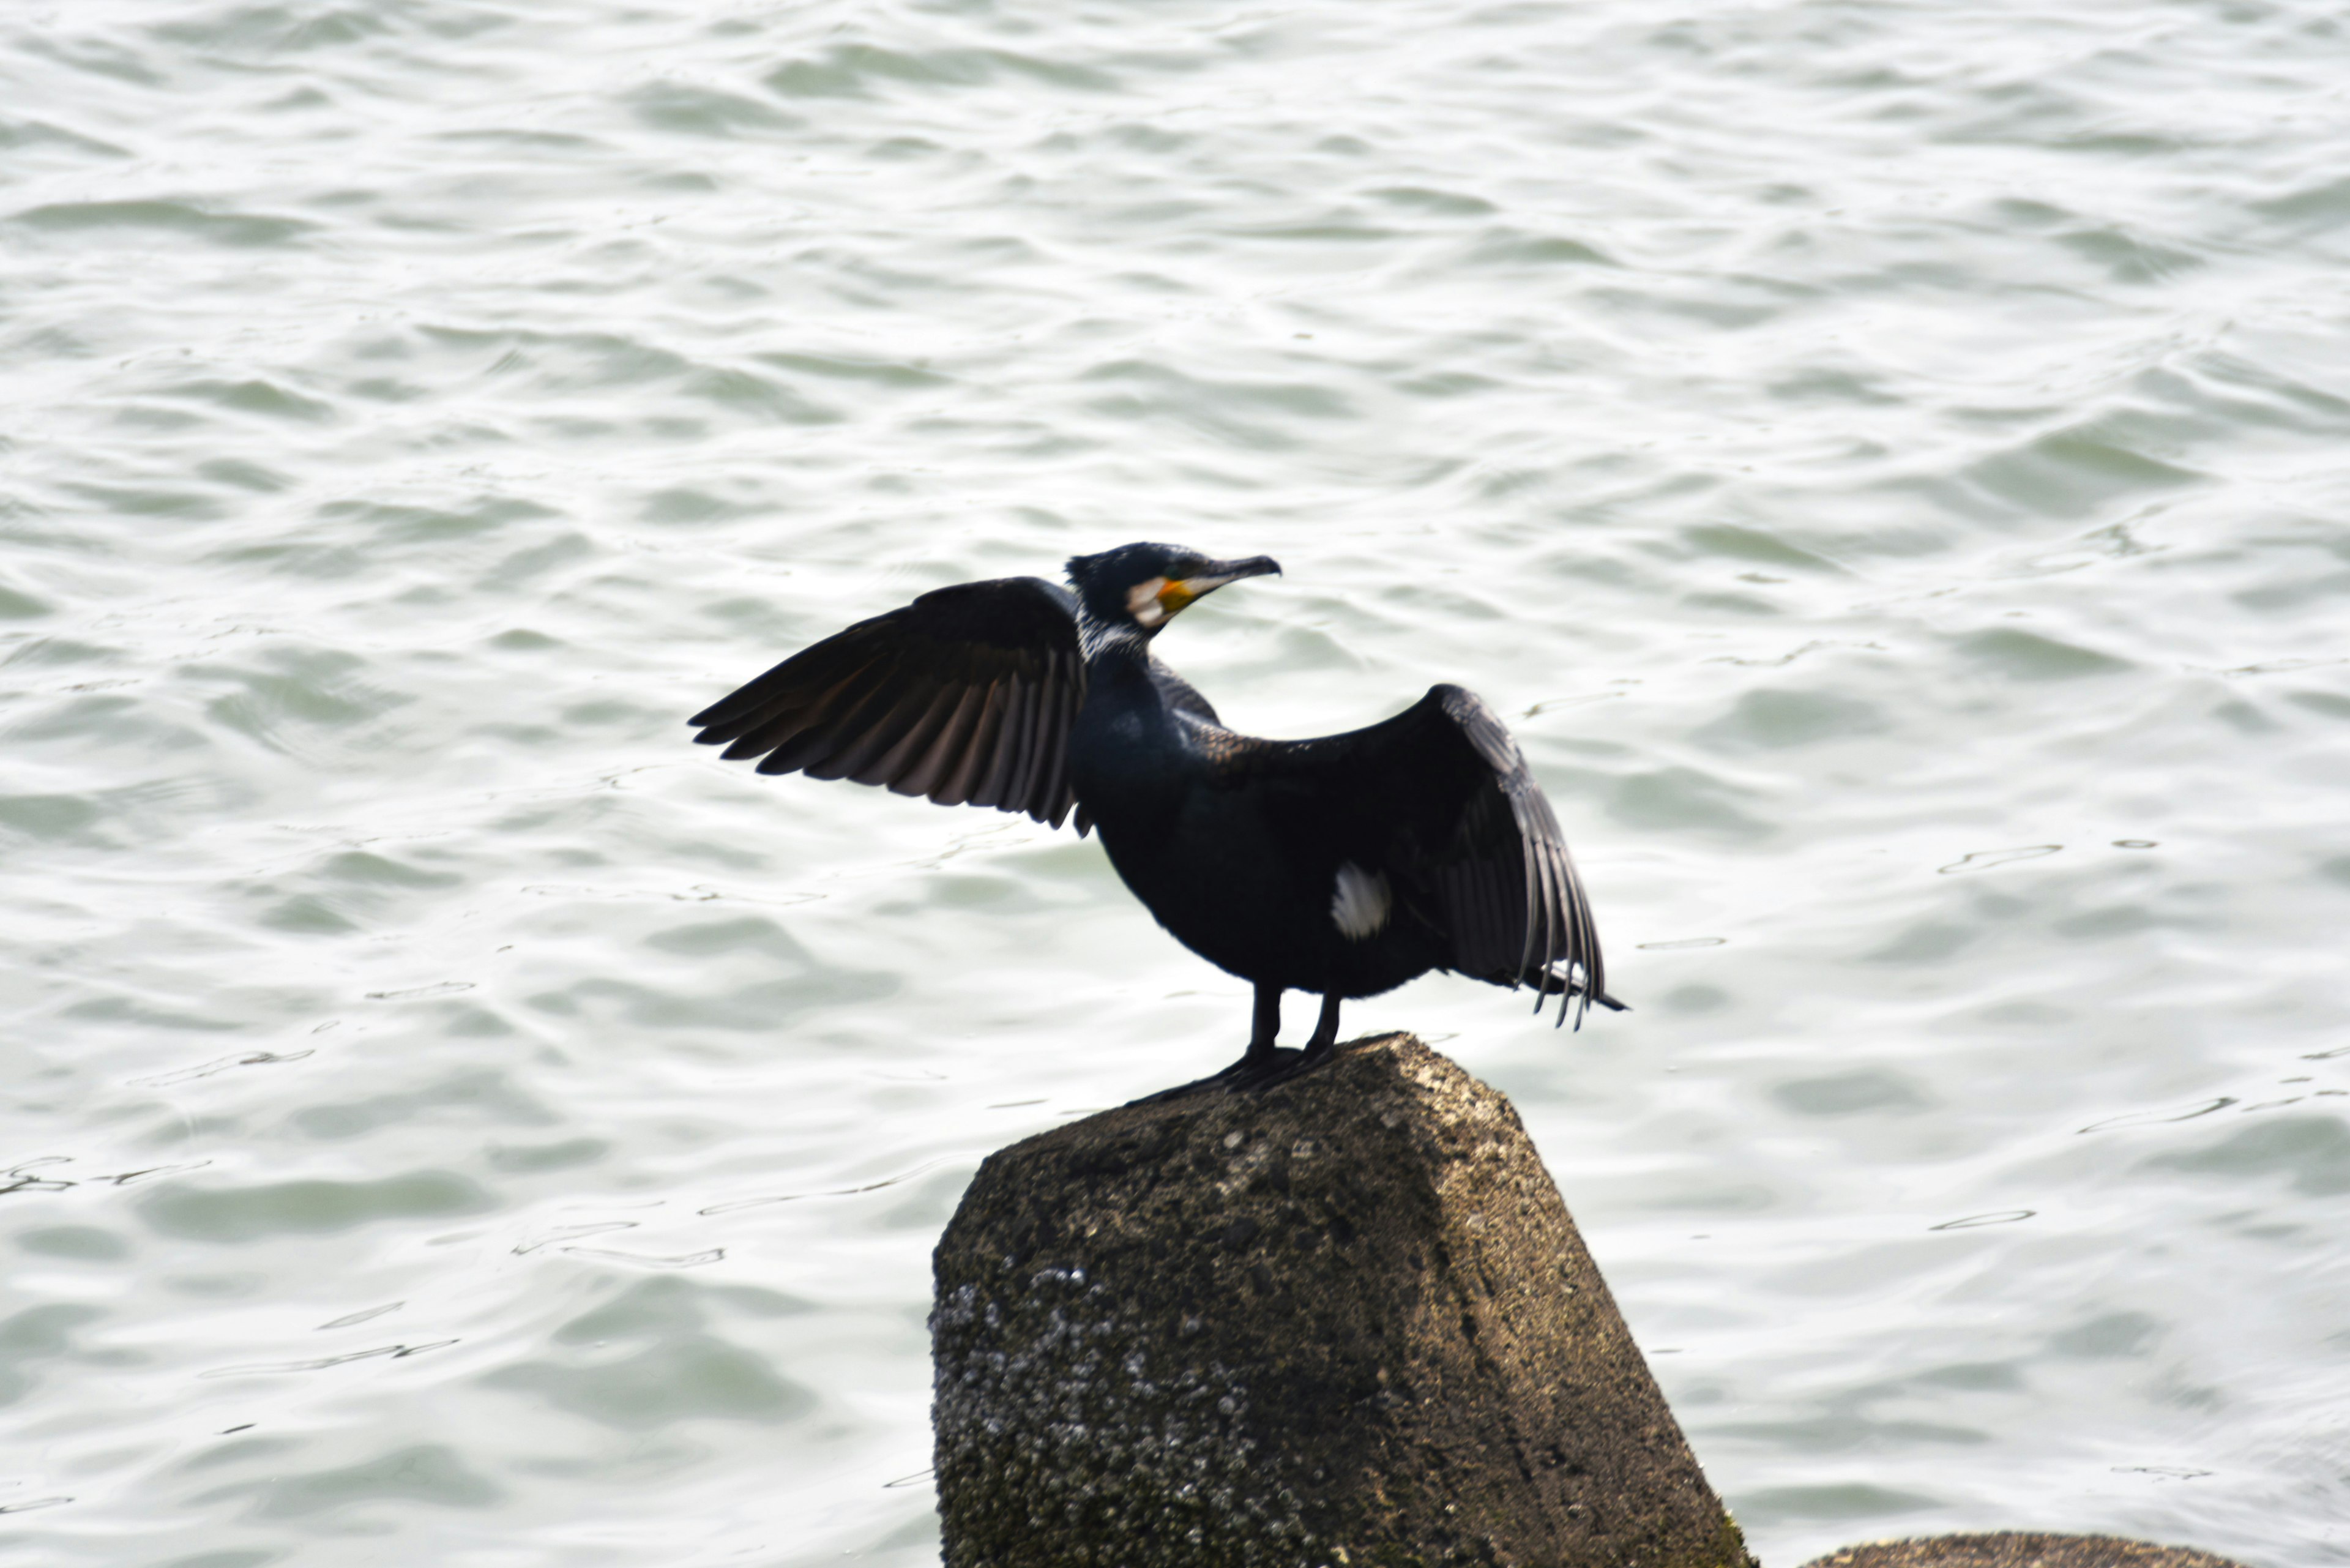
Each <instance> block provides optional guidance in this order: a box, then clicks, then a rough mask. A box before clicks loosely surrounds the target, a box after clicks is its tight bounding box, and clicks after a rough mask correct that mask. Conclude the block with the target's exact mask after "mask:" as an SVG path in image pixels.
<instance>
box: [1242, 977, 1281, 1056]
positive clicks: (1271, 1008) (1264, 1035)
mask: <svg viewBox="0 0 2350 1568" xmlns="http://www.w3.org/2000/svg"><path fill="white" fill-rule="evenodd" d="M1280 1035H1281V987H1279V986H1277V985H1275V984H1274V983H1273V982H1272V981H1265V980H1261V981H1257V982H1256V1011H1255V1012H1253V1013H1252V1014H1251V1015H1250V1018H1249V1043H1248V1054H1247V1055H1245V1056H1243V1057H1242V1058H1241V1060H1242V1061H1243V1062H1244V1063H1253V1064H1257V1065H1260V1066H1262V1065H1267V1064H1271V1062H1272V1061H1273V1051H1274V1045H1273V1043H1274V1040H1276V1039H1278V1038H1279V1037H1280Z"/></svg>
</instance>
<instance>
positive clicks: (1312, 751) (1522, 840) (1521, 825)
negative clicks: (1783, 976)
mask: <svg viewBox="0 0 2350 1568" xmlns="http://www.w3.org/2000/svg"><path fill="white" fill-rule="evenodd" d="M1236 739H1238V738H1237V737H1236ZM1227 769H1228V772H1229V774H1230V776H1232V777H1233V778H1235V779H1238V778H1243V777H1253V778H1257V779H1262V780H1263V781H1265V782H1266V783H1268V784H1271V785H1272V786H1273V787H1272V789H1271V790H1270V791H1269V792H1268V799H1269V800H1270V801H1272V802H1274V806H1273V809H1274V810H1275V811H1277V812H1280V813H1282V814H1283V815H1284V819H1285V826H1286V830H1287V834H1288V836H1289V837H1290V838H1291V839H1292V840H1293V841H1295V842H1297V843H1300V844H1313V845H1316V846H1319V849H1320V852H1321V853H1322V855H1323V856H1324V857H1326V858H1329V859H1332V860H1338V859H1344V860H1351V861H1353V862H1354V863H1355V864H1356V865H1357V866H1358V867H1361V868H1362V869H1364V870H1366V871H1373V872H1378V873H1379V874H1381V875H1383V876H1386V877H1388V878H1389V879H1390V881H1391V882H1392V883H1393V884H1394V885H1395V886H1396V888H1397V889H1398V891H1399V892H1403V891H1404V890H1405V889H1411V890H1412V891H1413V893H1415V894H1416V895H1417V898H1418V900H1419V902H1420V903H1421V904H1422V906H1423V907H1424V908H1425V909H1426V910H1427V915H1428V918H1429V920H1430V924H1431V925H1432V926H1433V927H1434V928H1435V929H1437V930H1439V931H1440V933H1441V934H1442V940H1443V942H1444V944H1445V946H1446V947H1447V948H1448V949H1449V952H1448V954H1447V958H1446V961H1445V963H1444V967H1445V968H1447V969H1451V970H1452V971H1455V972H1457V973H1460V974H1466V975H1473V976H1475V977H1476V978H1477V979H1479V980H1484V981H1492V982H1493V983H1494V984H1497V985H1507V986H1517V985H1521V984H1531V985H1532V986H1534V990H1535V1005H1536V1006H1537V1007H1539V1006H1541V1004H1542V1002H1543V1000H1544V998H1546V997H1547V996H1549V995H1551V994H1552V993H1554V992H1555V993H1557V994H1558V995H1559V997H1560V1013H1559V1016H1560V1019H1561V1021H1562V1022H1564V1021H1565V1018H1566V1017H1567V1016H1568V1014H1569V1012H1572V1013H1573V1015H1574V1016H1575V1018H1576V1020H1577V1021H1578V1023H1579V1022H1580V1020H1581V1018H1582V1015H1583V1012H1584V1010H1585V1009H1586V1007H1588V1006H1589V1004H1590V1003H1591V1002H1595V1001H1596V1002H1600V1003H1602V1004H1603V1005H1605V1006H1609V1007H1621V1006H1622V1005H1623V1004H1622V1003H1621V1002H1617V1001H1616V1000H1615V999H1614V998H1613V997H1610V996H1609V995H1607V971H1606V968H1605V966H1604V963H1603V961H1602V960H1601V958H1600V954H1599V932H1598V929H1597V927H1596V925H1595V924H1594V922H1593V920H1592V916H1591V899H1590V897H1589V896H1588V895H1587V894H1586V893H1585V892H1584V890H1583V878H1582V877H1579V876H1578V875H1577V874H1576V872H1575V861H1574V858H1573V857H1571V856H1569V855H1568V854H1567V850H1566V839H1565V835H1564V834H1562V833H1561V832H1560V831H1559V826H1558V818H1557V817H1556V816H1555V815H1553V813H1552V811H1551V808H1550V802H1549V801H1548V800H1546V799H1544V797H1543V792H1542V786H1541V785H1540V784H1536V783H1535V782H1534V774H1533V773H1532V772H1531V771H1529V770H1528V768H1527V767H1526V759H1525V757H1524V754H1523V753H1521V752H1520V751H1519V750H1518V743H1517V742H1516V741H1514V740H1513V739H1512V738H1511V736H1510V732H1509V730H1508V728H1507V727H1506V726H1504V725H1503V722H1502V721H1501V718H1500V717H1499V716H1498V715H1497V714H1495V713H1494V711H1492V709H1491V708H1489V707H1487V706H1486V705H1485V704H1484V703H1483V702H1482V701H1479V700H1478V698H1477V696H1476V695H1475V693H1473V692H1470V691H1463V690H1461V688H1460V687H1458V686H1436V687H1431V688H1430V690H1429V692H1428V695H1427V696H1425V697H1423V698H1421V699H1420V700H1419V701H1418V702H1416V703H1414V704H1412V706H1411V707H1409V708H1408V709H1406V710H1405V711H1402V712H1400V713H1399V714H1397V715H1396V716H1395V717H1394V718H1392V719H1388V720H1387V721H1385V722H1381V723H1378V724H1373V725H1371V726H1370V727H1368V728H1367V729H1362V730H1354V731H1350V732H1347V733H1346V734H1343V735H1326V736H1323V737H1321V738H1319V739H1316V740H1311V741H1243V742H1242V743H1241V744H1240V745H1239V746H1238V747H1236V748H1235V749H1234V753H1233V755H1232V761H1231V762H1230V763H1228V764H1227Z"/></svg>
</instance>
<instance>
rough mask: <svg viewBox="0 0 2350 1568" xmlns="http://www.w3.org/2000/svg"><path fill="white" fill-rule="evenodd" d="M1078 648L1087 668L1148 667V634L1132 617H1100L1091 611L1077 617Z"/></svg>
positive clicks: (1104, 670) (1145, 668)
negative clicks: (1128, 618) (1124, 618)
mask: <svg viewBox="0 0 2350 1568" xmlns="http://www.w3.org/2000/svg"><path fill="white" fill-rule="evenodd" d="M1077 649H1078V651H1079V652H1081V653H1082V654H1083V655H1084V656H1085V660H1086V668H1087V669H1088V670H1095V671H1097V672H1107V671H1108V670H1115V669H1120V668H1131V669H1136V670H1148V669H1149V667H1150V634H1149V632H1147V631H1145V630H1143V629H1142V628H1140V627H1139V626H1136V625H1135V624H1134V623H1132V622H1131V621H1125V622H1117V621H1106V620H1101V619H1099V618H1096V617H1095V616H1093V615H1091V614H1090V613H1088V614H1085V615H1080V616H1079V617H1078V618H1077Z"/></svg>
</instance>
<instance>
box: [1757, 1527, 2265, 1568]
mask: <svg viewBox="0 0 2350 1568" xmlns="http://www.w3.org/2000/svg"><path fill="white" fill-rule="evenodd" d="M1804 1568H2243V1564H2242V1563H2236V1562H2232V1561H2230V1559H2228V1558H2225V1557H2215V1556H2213V1555H2212V1554H2211V1553H2210V1552H2198V1551H2196V1550H2194V1549H2193V1548H2192V1547H2188V1546H2157V1545H2155V1544H2153V1543H2152V1542H2146V1541H2125V1540H2123V1539H2121V1538H2120V1537H2119V1536H2115V1535H2047V1534H2042V1533H2038V1532H2027V1531H2019V1530H2002V1531H1998V1532H1992V1533H1991V1534H1986V1535H1929V1536H1921V1537H1919V1538H1918V1539H1917V1540H1914V1541H1879V1542H1875V1543H1873V1544H1871V1545H1867V1546H1847V1547H1846V1548H1845V1549H1844V1550H1843V1551H1841V1552H1829V1553H1828V1554H1827V1555H1826V1556H1825V1557H1817V1558H1814V1559H1813V1560H1812V1561H1811V1562H1810V1563H1805V1564H1804Z"/></svg>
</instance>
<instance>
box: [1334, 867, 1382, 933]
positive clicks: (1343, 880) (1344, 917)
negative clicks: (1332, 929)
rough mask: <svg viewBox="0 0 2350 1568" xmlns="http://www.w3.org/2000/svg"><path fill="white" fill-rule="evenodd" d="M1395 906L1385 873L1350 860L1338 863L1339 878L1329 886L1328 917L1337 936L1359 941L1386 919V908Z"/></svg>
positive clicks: (1375, 930) (1376, 929) (1375, 929)
mask: <svg viewBox="0 0 2350 1568" xmlns="http://www.w3.org/2000/svg"><path fill="white" fill-rule="evenodd" d="M1394 907H1395V895H1394V894H1393V893H1391V892H1389V891H1388V879H1387V878H1386V877H1382V876H1380V875H1379V874H1378V872H1376V871H1366V870H1364V869H1363V868H1362V867H1359V866H1357V865H1356V864H1355V863H1354V862H1353V861H1351V860H1349V861H1347V863H1346V864H1345V865H1343V866H1341V867H1338V880H1337V882H1336V885H1335V886H1333V887H1332V888H1331V889H1330V919H1331V920H1332V921H1333V922H1334V923H1335V924H1336V926H1337V928H1338V934H1339V935H1340V936H1342V937H1345V938H1346V939H1347V940H1349V941H1357V942H1359V941H1361V940H1363V939H1364V938H1365V937H1367V936H1370V935H1372V934H1373V933H1375V932H1377V931H1378V929H1379V928H1380V927H1381V926H1384V925H1386V924H1387V923H1388V910H1389V909H1393V908H1394Z"/></svg>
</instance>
